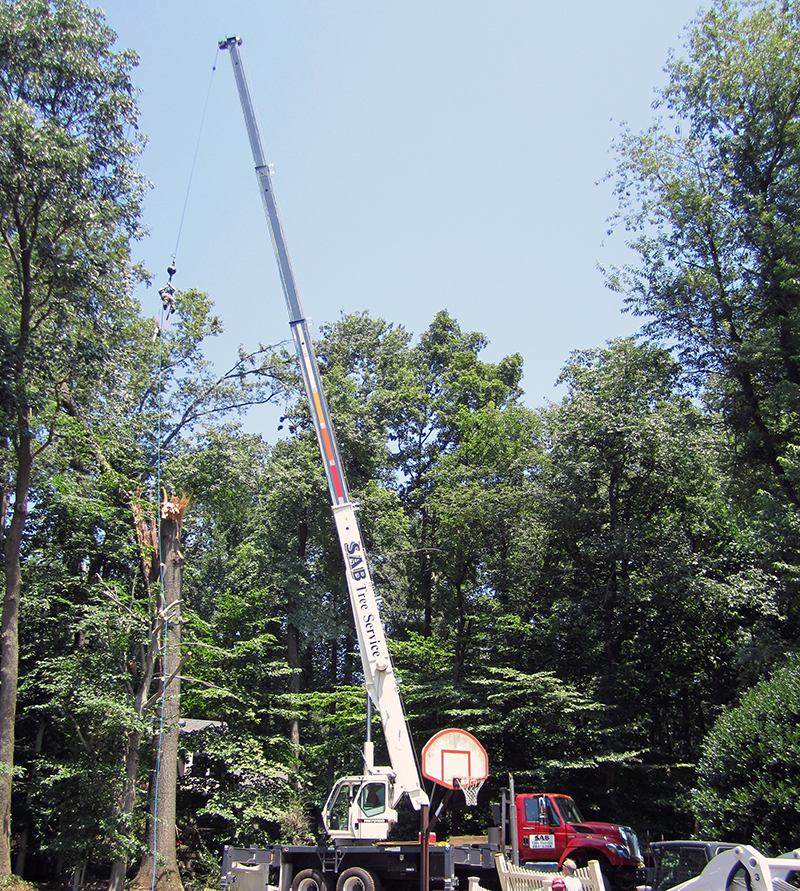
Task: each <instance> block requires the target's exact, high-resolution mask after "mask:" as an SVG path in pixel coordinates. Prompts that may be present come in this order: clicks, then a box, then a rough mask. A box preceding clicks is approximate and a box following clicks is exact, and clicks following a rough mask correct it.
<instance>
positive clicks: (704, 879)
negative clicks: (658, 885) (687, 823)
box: [671, 845, 800, 891]
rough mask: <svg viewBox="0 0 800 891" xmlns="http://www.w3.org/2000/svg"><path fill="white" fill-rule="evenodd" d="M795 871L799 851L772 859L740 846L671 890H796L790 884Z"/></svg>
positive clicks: (798, 869)
mask: <svg viewBox="0 0 800 891" xmlns="http://www.w3.org/2000/svg"><path fill="white" fill-rule="evenodd" d="M794 873H800V850H797V851H791V852H789V853H788V854H783V855H782V856H781V857H772V858H771V857H765V856H764V855H763V854H762V853H761V852H760V851H757V850H756V849H755V848H753V847H750V845H737V846H736V847H735V848H731V849H729V850H727V851H723V852H722V853H721V854H717V856H716V857H714V859H713V860H711V861H710V862H709V864H708V866H706V867H705V869H704V870H703V871H702V872H701V873H700V875H699V876H695V878H693V879H689V880H688V881H686V882H682V883H681V884H680V885H675V886H674V887H673V888H672V889H671V891H677V889H678V888H680V889H681V891H794V889H795V886H794V885H791V884H789V880H790V878H792V874H794Z"/></svg>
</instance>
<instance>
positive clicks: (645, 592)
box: [532, 340, 774, 819]
mask: <svg viewBox="0 0 800 891" xmlns="http://www.w3.org/2000/svg"><path fill="white" fill-rule="evenodd" d="M679 376H680V369H679V367H678V366H677V364H676V363H675V362H674V360H673V359H672V358H671V357H670V355H669V353H668V352H666V351H665V350H662V349H658V348H656V347H654V346H652V345H649V344H643V345H641V346H637V345H636V344H635V343H634V342H633V341H632V340H621V341H615V342H613V343H611V344H609V345H608V346H607V347H606V348H605V349H602V350H589V351H585V352H582V353H576V354H574V355H573V357H572V361H571V362H570V363H569V364H568V365H567V367H566V368H565V370H564V372H563V374H562V380H563V381H564V382H566V383H567V385H568V387H569V391H568V394H567V396H566V397H565V398H564V400H563V402H562V403H561V404H560V405H556V406H553V407H552V408H551V409H549V410H548V411H547V412H546V424H547V431H548V436H549V438H550V448H549V455H548V458H549V464H548V469H547V470H546V471H545V474H544V480H543V484H542V490H543V500H542V502H541V510H542V515H541V518H540V522H541V524H542V527H543V528H544V530H545V534H546V545H545V549H544V555H543V559H542V563H541V571H540V573H539V575H538V579H536V577H535V576H534V578H533V579H532V581H534V582H535V585H536V588H535V590H536V592H537V593H536V596H535V598H534V600H535V607H534V609H535V616H534V622H535V627H536V629H537V630H536V634H535V635H534V647H535V649H534V652H535V654H536V656H537V657H538V659H539V660H540V662H539V667H540V668H549V669H551V670H553V671H556V672H557V673H558V675H559V676H560V677H561V678H563V679H565V680H569V681H571V682H572V683H573V684H576V685H580V686H581V688H582V689H583V690H584V691H585V692H589V693H590V694H591V698H593V699H595V700H596V701H598V702H599V703H602V704H603V705H604V707H605V708H604V711H605V721H606V722H607V724H606V738H605V739H604V740H602V738H601V737H600V736H599V735H597V734H596V735H595V741H596V742H599V743H600V745H599V748H597V749H596V750H595V751H594V752H593V753H592V754H593V756H594V757H595V758H598V759H602V760H603V762H604V771H605V784H606V788H607V789H608V790H613V789H615V788H616V787H617V785H618V782H619V781H620V770H621V769H622V766H623V765H625V764H626V763H632V762H633V763H638V762H640V761H642V760H644V761H645V762H646V763H650V764H664V763H667V764H669V763H675V762H677V763H683V762H686V761H692V760H694V759H695V758H696V756H697V753H698V747H699V744H700V740H701V738H702V735H703V733H704V731H705V728H706V726H707V723H709V722H710V721H711V720H712V719H713V713H714V709H715V708H718V707H719V705H720V704H722V703H724V702H726V701H727V700H728V698H729V696H730V695H731V693H732V691H733V690H734V689H735V680H736V668H735V660H736V658H737V657H738V655H739V654H740V653H741V652H742V649H743V648H744V646H745V644H746V642H747V639H748V633H749V631H748V629H749V627H750V625H751V624H753V623H754V621H758V620H759V619H763V617H764V614H765V613H769V612H770V611H774V604H773V603H772V602H771V596H770V590H769V584H768V582H767V580H765V579H764V578H763V577H762V575H761V574H760V573H759V571H758V568H757V566H754V559H753V556H752V555H751V554H750V553H749V551H748V548H747V547H746V542H745V541H743V537H742V536H740V535H739V533H738V530H737V529H736V526H735V524H734V522H733V517H732V515H731V514H730V513H729V511H728V509H727V505H726V502H725V500H724V489H721V486H722V485H724V482H725V480H724V477H723V476H722V474H721V470H720V467H719V464H718V463H717V456H718V455H719V453H720V451H721V449H722V442H721V440H720V439H718V438H717V436H716V434H715V430H714V428H713V426H712V424H711V421H710V419H709V418H707V417H704V416H703V415H702V414H701V412H700V411H699V409H698V408H697V407H696V406H695V405H694V403H693V402H692V401H691V400H690V399H689V398H688V397H687V396H685V395H683V394H682V393H681V392H680V390H679V389H678V388H677V385H678V382H679ZM611 804H612V805H614V804H615V802H613V801H612V802H611ZM662 819H663V814H662Z"/></svg>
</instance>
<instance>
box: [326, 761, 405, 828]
mask: <svg viewBox="0 0 800 891" xmlns="http://www.w3.org/2000/svg"><path fill="white" fill-rule="evenodd" d="M379 769H380V768H379ZM392 786H393V777H392V776H391V775H389V774H370V775H369V776H360V777H342V778H341V779H339V780H337V782H336V785H335V786H334V787H333V789H332V790H331V794H330V795H329V796H328V800H327V801H326V802H325V807H324V808H323V809H322V821H323V823H324V824H325V829H326V830H327V832H328V834H329V835H330V837H331V838H332V839H334V840H336V839H347V840H352V839H364V840H367V841H375V840H378V841H383V840H384V839H386V837H387V836H388V835H389V827H390V826H391V825H392V823H396V822H397V811H396V810H394V808H392V807H390V802H391V800H392Z"/></svg>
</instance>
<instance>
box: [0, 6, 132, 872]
mask: <svg viewBox="0 0 800 891" xmlns="http://www.w3.org/2000/svg"><path fill="white" fill-rule="evenodd" d="M114 40H115V35H114V33H113V32H112V31H111V30H110V29H109V28H108V27H107V26H106V25H105V23H104V18H103V14H102V13H101V12H99V11H96V10H93V9H90V8H89V7H88V6H86V5H84V4H83V3H81V2H79V0H57V2H52V3H51V2H47V0H20V2H14V3H4V4H2V6H1V7H0V236H2V248H0V269H2V289H0V319H1V320H2V321H0V344H2V359H0V364H1V365H2V369H3V375H2V378H3V382H4V386H3V397H2V401H1V402H0V412H1V414H0V424H2V430H0V434H1V435H2V442H3V448H2V454H3V456H4V458H5V466H4V468H3V471H4V476H5V475H6V474H7V475H8V477H7V478H8V479H9V481H10V482H9V486H8V488H4V491H3V492H2V496H0V500H2V502H3V505H4V508H3V515H4V516H5V512H6V510H9V511H10V521H9V524H8V526H7V528H4V537H5V540H4V561H5V564H4V565H5V598H4V603H3V618H2V632H3V633H2V652H0V658H1V659H2V664H1V665H0V765H1V766H2V771H0V875H8V874H9V873H10V870H11V863H10V806H11V782H12V775H13V763H14V761H13V759H14V720H15V711H16V698H17V683H18V658H19V656H18V653H19V651H18V614H19V602H20V596H21V591H22V577H21V571H20V547H21V542H22V535H23V532H24V529H25V523H26V516H27V509H28V493H29V487H30V483H31V473H32V469H33V465H34V462H35V460H36V458H37V457H38V456H39V455H40V453H41V451H42V450H43V449H44V448H46V447H47V446H48V445H49V444H50V443H51V442H52V441H53V437H54V435H55V434H56V431H57V427H58V421H59V412H60V411H61V409H62V406H63V405H64V403H65V402H66V401H67V400H68V399H71V400H74V401H75V402H77V403H78V404H80V402H81V395H82V394H81V389H82V384H83V382H84V381H86V380H91V378H92V375H93V374H95V373H96V372H97V370H98V369H99V368H100V367H101V366H102V364H103V363H104V362H105V361H106V360H107V349H106V339H107V338H111V339H112V340H113V331H114V327H115V326H116V325H117V324H118V323H119V322H120V320H122V319H125V318H126V317H127V316H129V315H130V313H131V312H132V311H133V304H132V301H131V298H130V281H131V270H130V265H129V262H128V245H129V243H130V239H131V238H132V237H134V236H135V235H136V234H137V233H138V220H139V213H140V207H141V198H142V181H141V179H140V177H139V175H138V174H136V173H135V171H134V169H133V166H132V165H133V161H134V159H135V157H136V155H137V154H138V152H139V147H140V146H139V144H138V143H137V142H134V141H131V139H130V138H129V137H128V134H129V133H130V132H131V131H132V130H133V131H134V132H135V125H136V118H137V108H136V102H135V97H134V90H133V87H132V85H131V81H130V71H131V69H132V68H133V66H134V65H135V64H136V57H135V55H134V54H133V53H131V52H119V53H115V52H112V49H111V47H112V45H113V43H114Z"/></svg>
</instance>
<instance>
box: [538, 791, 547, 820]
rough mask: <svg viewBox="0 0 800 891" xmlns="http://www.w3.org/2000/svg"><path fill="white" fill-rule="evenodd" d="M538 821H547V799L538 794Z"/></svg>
mask: <svg viewBox="0 0 800 891" xmlns="http://www.w3.org/2000/svg"><path fill="white" fill-rule="evenodd" d="M539 822H540V823H546V822H547V799H546V798H545V797H544V795H540V796H539Z"/></svg>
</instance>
